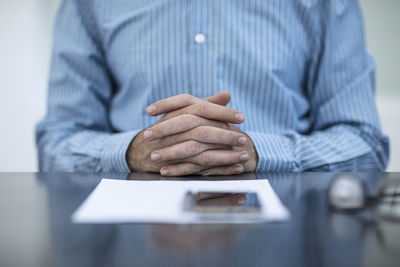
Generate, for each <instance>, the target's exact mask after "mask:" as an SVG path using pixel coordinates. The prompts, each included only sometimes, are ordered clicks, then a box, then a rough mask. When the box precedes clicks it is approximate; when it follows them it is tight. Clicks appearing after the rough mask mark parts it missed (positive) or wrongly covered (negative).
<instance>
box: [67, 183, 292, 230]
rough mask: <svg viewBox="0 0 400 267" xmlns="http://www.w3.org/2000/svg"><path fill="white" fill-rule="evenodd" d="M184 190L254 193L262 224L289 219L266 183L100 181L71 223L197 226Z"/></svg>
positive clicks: (284, 208) (283, 207)
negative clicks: (187, 209) (186, 205)
mask: <svg viewBox="0 0 400 267" xmlns="http://www.w3.org/2000/svg"><path fill="white" fill-rule="evenodd" d="M188 191H192V192H199V191H207V192H221V191H222V192H256V193H257V194H258V197H259V201H260V203H261V207H262V211H261V215H262V216H261V218H262V221H281V220H287V219H288V218H289V211H288V210H287V208H286V207H285V206H284V205H283V204H282V203H281V201H280V200H279V198H278V196H277V195H276V194H275V192H274V190H273V189H272V188H271V186H270V184H269V182H268V180H228V181H210V180H207V181H189V180H188V181H132V180H113V179H102V180H101V182H100V183H99V185H98V186H97V187H96V188H95V189H94V191H93V192H92V193H91V194H90V195H89V197H88V198H87V199H86V200H85V201H84V203H83V204H82V205H81V206H80V207H79V208H78V209H77V210H76V211H75V212H74V213H73V214H72V221H73V222H75V223H177V224H191V223H199V221H198V220H197V219H196V218H195V217H193V215H189V214H187V213H185V212H184V211H183V199H184V196H185V194H186V193H187V192H188ZM235 222H240V221H235ZM225 223H226V222H225Z"/></svg>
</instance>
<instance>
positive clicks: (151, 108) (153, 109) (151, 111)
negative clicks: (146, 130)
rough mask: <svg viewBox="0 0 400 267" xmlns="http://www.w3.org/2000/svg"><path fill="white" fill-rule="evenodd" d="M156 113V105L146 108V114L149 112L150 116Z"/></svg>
mask: <svg viewBox="0 0 400 267" xmlns="http://www.w3.org/2000/svg"><path fill="white" fill-rule="evenodd" d="M154 111H156V106H154V105H150V106H148V107H147V108H146V112H147V113H148V114H152V113H154Z"/></svg>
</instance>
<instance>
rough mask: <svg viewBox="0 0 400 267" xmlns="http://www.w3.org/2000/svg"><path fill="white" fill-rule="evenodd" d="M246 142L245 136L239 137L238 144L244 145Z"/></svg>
mask: <svg viewBox="0 0 400 267" xmlns="http://www.w3.org/2000/svg"><path fill="white" fill-rule="evenodd" d="M246 143H247V138H246V137H244V136H241V137H239V144H241V145H245V144H246Z"/></svg>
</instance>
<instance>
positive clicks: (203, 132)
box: [194, 126, 208, 140]
mask: <svg viewBox="0 0 400 267" xmlns="http://www.w3.org/2000/svg"><path fill="white" fill-rule="evenodd" d="M207 128H208V127H207V126H199V127H197V128H195V130H194V137H195V138H196V139H197V140H205V139H207V136H208V131H207Z"/></svg>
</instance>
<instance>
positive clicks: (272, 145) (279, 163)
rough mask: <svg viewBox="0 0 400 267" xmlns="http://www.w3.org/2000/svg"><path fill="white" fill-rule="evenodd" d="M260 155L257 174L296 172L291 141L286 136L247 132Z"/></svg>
mask: <svg viewBox="0 0 400 267" xmlns="http://www.w3.org/2000/svg"><path fill="white" fill-rule="evenodd" d="M246 134H247V135H248V136H249V137H250V138H251V140H252V141H253V144H254V147H255V149H256V151H257V155H258V163H257V168H256V172H296V171H297V169H298V168H297V164H296V162H297V161H296V160H295V157H294V153H293V152H292V151H293V149H291V147H292V145H291V144H290V143H291V141H290V139H289V138H287V137H286V136H284V135H279V134H271V133H269V134H264V133H259V132H246Z"/></svg>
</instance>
